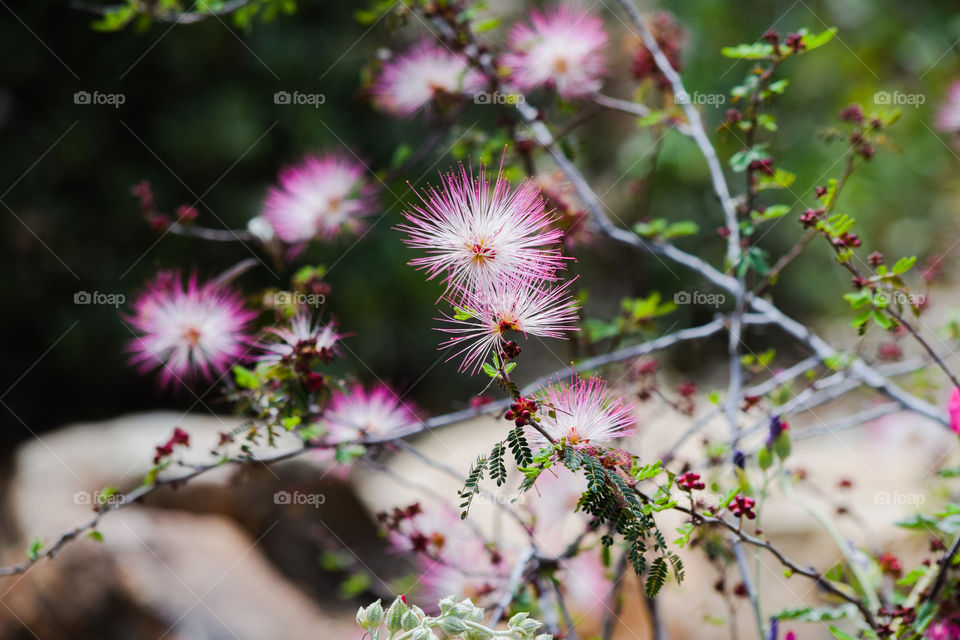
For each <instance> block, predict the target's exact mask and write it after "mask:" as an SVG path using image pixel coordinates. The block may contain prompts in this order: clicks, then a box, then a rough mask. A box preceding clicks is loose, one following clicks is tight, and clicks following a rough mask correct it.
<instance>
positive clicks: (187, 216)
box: [177, 204, 200, 224]
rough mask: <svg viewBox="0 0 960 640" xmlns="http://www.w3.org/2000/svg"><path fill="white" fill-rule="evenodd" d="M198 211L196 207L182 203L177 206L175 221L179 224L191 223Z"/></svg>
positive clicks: (198, 213)
mask: <svg viewBox="0 0 960 640" xmlns="http://www.w3.org/2000/svg"><path fill="white" fill-rule="evenodd" d="M199 215H200V212H199V211H197V208H196V207H194V206H191V205H189V204H182V205H180V206H179V207H177V222H179V223H180V224H193V223H194V222H195V221H196V220H197V216H199Z"/></svg>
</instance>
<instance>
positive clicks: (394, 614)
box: [384, 597, 442, 633]
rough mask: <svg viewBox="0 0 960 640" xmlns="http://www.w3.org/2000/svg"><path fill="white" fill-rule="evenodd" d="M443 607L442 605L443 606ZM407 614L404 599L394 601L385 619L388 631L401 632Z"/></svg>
mask: <svg viewBox="0 0 960 640" xmlns="http://www.w3.org/2000/svg"><path fill="white" fill-rule="evenodd" d="M441 606H442V605H441ZM406 612H407V604H406V603H405V602H404V601H403V599H402V598H399V597H398V598H397V599H396V600H394V601H393V604H391V605H390V608H389V609H387V613H386V616H385V617H384V622H385V623H386V625H387V630H388V631H390V632H391V633H393V632H394V631H399V630H400V629H401V628H402V627H403V614H405V613H406Z"/></svg>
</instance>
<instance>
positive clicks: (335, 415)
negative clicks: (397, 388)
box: [323, 383, 419, 442]
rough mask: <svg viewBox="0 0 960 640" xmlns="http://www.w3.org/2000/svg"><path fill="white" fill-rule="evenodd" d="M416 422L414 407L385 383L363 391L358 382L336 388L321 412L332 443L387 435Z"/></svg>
mask: <svg viewBox="0 0 960 640" xmlns="http://www.w3.org/2000/svg"><path fill="white" fill-rule="evenodd" d="M417 423H419V419H418V418H417V414H416V411H415V410H414V408H413V406H412V405H410V404H408V403H406V402H403V401H402V400H400V398H399V397H397V394H396V393H395V392H394V391H393V389H391V388H390V387H388V386H387V385H385V384H375V385H374V386H373V387H372V388H371V389H370V391H366V390H365V389H364V387H363V385H362V384H359V383H357V384H353V385H350V387H349V388H348V389H347V390H346V391H335V392H334V393H333V395H332V396H331V398H330V401H329V402H328V404H327V407H326V409H325V410H324V412H323V424H324V426H325V427H326V428H327V432H328V433H329V435H330V437H331V439H332V440H333V441H335V442H349V441H351V440H357V439H360V438H362V437H364V436H366V435H386V434H389V433H392V432H394V431H398V430H400V429H403V428H404V427H408V426H410V425H413V424H417Z"/></svg>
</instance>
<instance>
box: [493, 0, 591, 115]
mask: <svg viewBox="0 0 960 640" xmlns="http://www.w3.org/2000/svg"><path fill="white" fill-rule="evenodd" d="M509 44H510V49H511V53H509V54H507V55H506V56H504V58H503V64H504V66H506V67H507V68H509V69H510V73H511V75H510V80H511V82H513V83H515V84H516V85H517V86H519V87H520V89H522V90H524V91H529V90H530V89H533V88H535V87H548V88H551V89H555V90H556V91H557V93H559V94H560V95H561V96H562V97H564V98H576V97H578V96H584V95H589V94H591V93H594V92H596V91H598V90H599V89H600V85H601V81H600V76H601V75H603V73H604V72H605V70H606V63H605V61H604V57H603V53H602V49H603V47H604V46H605V45H606V44H607V32H606V31H605V30H604V28H603V21H602V20H601V19H600V18H598V17H596V16H594V15H591V14H589V13H587V12H586V11H583V10H581V9H577V8H574V7H571V6H569V5H565V4H563V5H559V6H558V7H556V8H554V9H547V10H545V11H543V12H540V11H537V10H536V9H534V10H533V11H531V13H530V24H529V25H528V24H523V23H520V24H517V25H516V26H515V27H514V28H513V29H512V30H511V32H510V37H509Z"/></svg>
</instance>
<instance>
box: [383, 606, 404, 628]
mask: <svg viewBox="0 0 960 640" xmlns="http://www.w3.org/2000/svg"><path fill="white" fill-rule="evenodd" d="M406 612H407V603H405V602H404V601H403V598H397V599H396V600H394V601H393V604H391V605H390V608H389V609H387V613H386V615H385V616H384V622H385V623H386V625H387V630H388V631H391V632H392V631H399V630H400V629H401V628H402V626H403V614H405V613H406Z"/></svg>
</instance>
